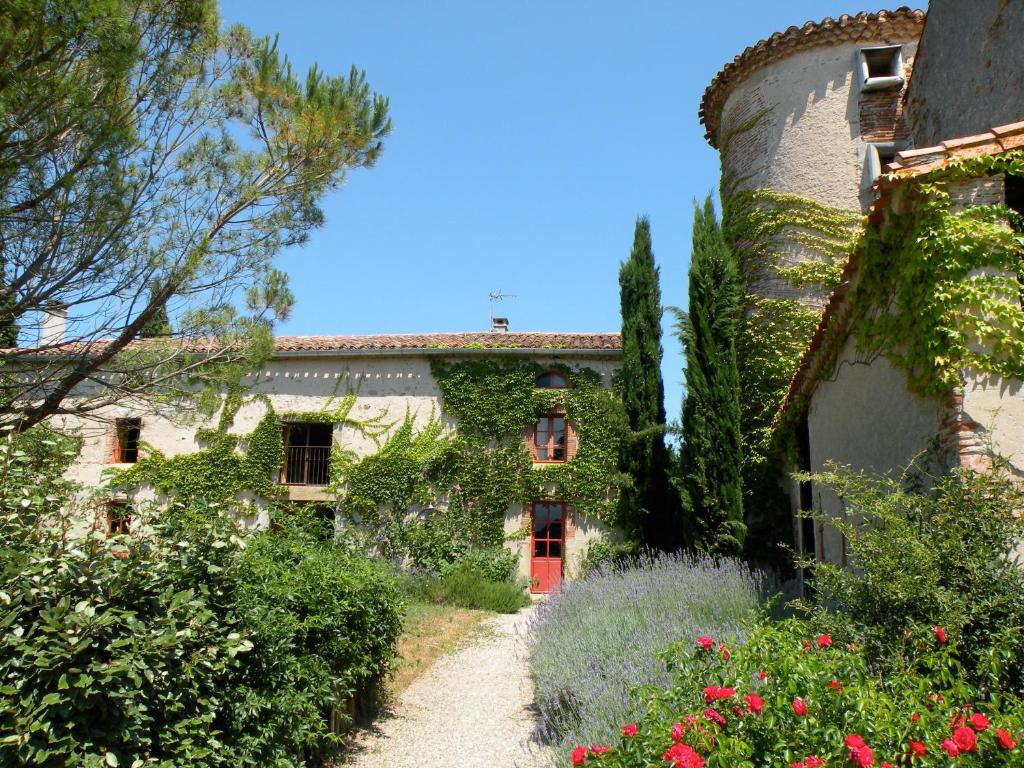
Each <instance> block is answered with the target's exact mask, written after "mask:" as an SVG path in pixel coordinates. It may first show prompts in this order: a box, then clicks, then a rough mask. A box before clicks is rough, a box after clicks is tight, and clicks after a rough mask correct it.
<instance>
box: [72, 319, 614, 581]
mask: <svg viewBox="0 0 1024 768" xmlns="http://www.w3.org/2000/svg"><path fill="white" fill-rule="evenodd" d="M475 360H491V361H509V362H511V363H513V364H514V363H516V362H523V361H525V362H527V363H529V364H531V365H532V366H533V369H535V370H536V372H537V375H536V378H535V381H533V382H532V386H534V387H536V388H537V389H538V390H552V391H555V390H567V389H570V388H571V387H572V379H573V376H574V374H576V373H577V372H582V371H586V372H587V373H588V375H590V376H592V377H593V378H594V379H595V380H596V381H597V382H598V383H597V385H596V386H597V387H598V388H599V389H601V390H605V391H607V390H609V389H610V386H611V381H612V376H613V374H614V373H615V371H616V370H617V368H618V367H619V365H620V361H621V342H620V339H619V336H618V334H611V333H509V332H502V331H493V332H484V333H438V334H404V335H386V336H279V337H277V338H276V339H275V348H274V352H273V354H272V356H271V358H270V359H269V360H268V361H267V362H266V364H265V365H264V366H263V367H262V369H261V370H259V371H254V372H252V373H250V374H249V375H248V376H247V377H246V379H245V381H244V382H243V384H244V385H245V387H246V393H245V396H244V400H243V401H242V402H240V404H239V407H238V410H237V412H236V413H234V414H233V418H232V419H231V421H230V424H229V425H228V426H227V429H226V432H227V433H229V434H230V435H233V436H245V435H250V434H252V433H254V430H256V429H257V428H258V426H259V425H260V423H261V422H262V421H263V419H264V418H265V417H266V416H267V415H268V413H269V414H271V415H272V416H273V417H274V418H275V419H276V421H277V424H276V425H274V427H273V429H275V430H280V434H281V435H282V441H283V456H282V458H281V460H280V461H276V460H275V463H274V464H273V466H272V467H269V473H266V472H265V473H266V474H269V476H268V477H266V478H262V480H266V481H267V482H268V483H270V486H272V489H271V491H270V492H269V493H270V494H271V495H272V494H273V493H274V492H276V493H277V495H278V496H279V497H280V498H285V499H288V500H291V501H293V502H300V503H304V504H312V505H316V506H317V507H319V508H322V509H323V511H324V512H325V513H326V514H329V515H331V516H332V517H333V516H334V515H335V510H336V509H337V501H338V498H339V496H338V488H337V487H336V486H332V480H337V479H338V478H336V477H332V474H333V473H334V472H335V471H336V466H337V465H336V464H335V463H334V459H333V456H335V455H336V453H337V454H338V455H341V454H343V455H345V456H347V457H348V460H349V462H350V463H356V462H358V461H360V460H362V459H365V458H367V457H369V456H372V455H374V454H376V453H378V452H380V451H381V449H382V446H386V445H387V441H388V439H389V438H390V436H391V435H393V434H394V433H395V431H396V430H398V429H399V428H400V427H401V425H402V424H405V423H407V422H408V423H409V425H410V426H411V431H412V433H413V434H417V433H420V432H422V431H423V430H426V429H428V428H429V427H430V425H432V424H434V425H438V424H439V427H438V429H439V432H440V433H441V434H442V435H443V434H445V433H452V432H454V431H455V430H456V429H457V428H458V424H457V421H456V420H455V419H453V418H452V417H451V416H450V415H449V414H448V409H447V408H446V407H445V404H444V402H443V398H442V391H441V388H440V387H439V382H438V380H437V378H436V377H435V373H434V371H435V370H436V368H435V366H436V364H437V363H438V362H442V363H444V364H449V365H457V364H459V363H460V362H466V361H475ZM341 402H344V403H345V405H344V408H343V409H342V410H339V407H338V406H339V403H341ZM227 407H228V406H227V405H225V408H227ZM532 419H533V420H532V423H530V424H528V425H525V426H526V429H525V430H523V431H522V432H521V433H517V435H516V439H517V440H521V441H522V444H523V447H524V449H525V453H526V454H528V456H529V460H530V461H532V464H533V467H534V468H535V469H536V470H537V471H538V472H541V471H543V470H544V469H545V468H550V467H558V466H563V465H564V466H568V465H571V463H572V462H573V461H574V459H575V457H576V455H577V453H578V452H580V451H582V450H584V449H585V445H583V444H582V443H581V438H580V435H579V431H578V430H577V429H576V425H575V424H574V423H573V415H572V413H571V412H570V413H568V414H567V412H566V410H565V409H564V408H561V407H555V408H552V410H551V411H550V412H545V413H538V414H535V415H534V416H533V417H532ZM216 423H217V419H213V420H211V421H203V422H201V423H198V424H197V423H188V422H185V421H184V420H182V419H180V418H179V417H178V415H177V414H175V413H166V412H160V411H159V410H157V411H154V410H153V409H152V408H150V407H147V406H144V405H143V404H141V403H132V402H124V403H121V404H119V405H117V406H115V407H108V408H105V409H104V410H103V411H102V412H101V413H98V414H96V416H95V418H91V419H89V420H82V419H76V420H74V421H72V420H70V419H66V420H65V421H64V422H63V423H61V424H60V426H61V427H63V428H64V429H66V430H70V431H73V432H76V433H78V434H79V435H81V437H82V439H83V446H82V450H81V454H80V456H79V458H78V461H77V462H76V463H75V464H74V466H73V467H72V468H71V470H70V475H71V477H73V479H76V480H79V481H81V482H82V484H83V485H84V486H86V487H96V486H103V485H105V484H108V479H109V477H110V476H111V473H112V471H114V472H115V473H116V472H117V471H126V470H128V471H130V470H132V469H133V468H134V467H136V466H142V465H144V464H145V463H146V462H147V460H149V459H152V458H153V457H154V456H156V457H159V460H160V461H164V460H173V459H174V457H181V456H184V455H196V454H197V453H198V452H200V451H203V450H204V449H206V447H207V445H208V443H209V442H210V440H211V437H210V430H211V428H213V427H214V426H215V424H216ZM246 440H247V438H244V437H243V438H242V445H240V446H239V449H238V450H242V451H244V450H245V448H246V445H245V443H246ZM235 453H236V454H237V451H235ZM140 477H141V478H142V479H143V482H134V481H133V482H130V483H124V482H117V481H114V482H113V483H110V485H111V486H112V487H120V488H121V490H120V491H118V493H117V495H115V496H114V497H113V498H112V499H111V500H109V501H107V502H106V507H105V510H104V514H105V519H104V516H102V515H101V519H100V525H105V526H106V527H107V529H108V531H110V532H123V531H126V530H129V529H131V528H132V527H133V526H134V525H135V520H134V519H133V506H132V505H133V503H138V502H139V501H141V500H143V499H146V498H149V499H154V498H155V499H156V500H157V501H159V496H160V492H159V490H160V489H159V488H155V487H154V486H153V483H147V482H144V480H145V477H146V476H145V475H141V476H140ZM257 490H258V489H257ZM546 490H547V493H545V494H544V495H538V497H537V498H536V499H534V500H533V501H532V503H521V502H517V503H513V504H510V505H509V506H508V508H507V509H506V510H505V514H504V520H503V523H502V525H503V528H504V531H505V532H506V533H508V534H512V533H515V532H517V531H519V532H521V534H522V535H520V536H518V537H515V538H513V539H512V540H509V541H507V543H506V546H508V547H510V548H512V549H514V550H516V551H518V552H519V554H520V567H521V571H522V575H523V576H524V577H527V578H529V579H532V581H533V588H534V590H535V591H550V590H551V589H553V588H555V587H557V585H558V584H559V582H560V580H561V579H562V577H563V575H564V574H565V575H570V574H571V573H572V572H573V570H574V568H575V567H576V564H577V563H578V561H579V559H580V558H581V557H582V556H583V554H584V553H585V551H586V549H587V545H588V542H589V541H590V540H591V539H592V538H593V537H595V536H599V535H601V533H602V532H603V531H604V530H606V528H605V526H603V525H602V524H601V523H600V522H599V521H598V520H597V519H594V518H593V517H588V516H587V515H586V514H585V513H584V512H582V511H580V510H577V509H576V508H574V506H573V505H572V504H570V503H567V502H566V501H565V500H563V499H562V498H560V496H559V492H558V487H557V484H556V485H554V486H552V487H549V488H547V489H546ZM248 496H249V498H248V502H249V504H248V506H247V507H245V508H244V509H246V510H247V514H248V520H247V522H248V524H249V525H253V526H262V525H266V524H267V523H268V518H267V513H266V507H265V504H264V500H263V499H261V498H259V497H258V492H257V494H252V493H250V494H248ZM447 503H448V499H447V498H446V497H445V496H444V495H443V494H442V495H441V496H440V497H439V498H438V499H435V500H433V501H431V502H430V503H429V504H419V505H418V506H416V507H415V508H414V511H415V512H416V513H417V514H423V515H428V514H443V513H444V507H445V505H446V504H447ZM435 505H436V508H435ZM406 512H407V510H401V511H400V513H401V514H405V513H406Z"/></svg>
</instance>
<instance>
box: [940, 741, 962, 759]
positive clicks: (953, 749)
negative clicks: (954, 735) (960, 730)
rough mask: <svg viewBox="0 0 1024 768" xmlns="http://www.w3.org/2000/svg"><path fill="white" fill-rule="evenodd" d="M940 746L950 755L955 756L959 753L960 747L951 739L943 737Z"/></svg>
mask: <svg viewBox="0 0 1024 768" xmlns="http://www.w3.org/2000/svg"><path fill="white" fill-rule="evenodd" d="M942 748H943V749H944V750H946V754H948V755H949V756H950V757H956V756H957V755H959V754H960V748H959V747H958V746H957V745H956V744H955V743H954V742H953V740H952V739H944V740H943V742H942Z"/></svg>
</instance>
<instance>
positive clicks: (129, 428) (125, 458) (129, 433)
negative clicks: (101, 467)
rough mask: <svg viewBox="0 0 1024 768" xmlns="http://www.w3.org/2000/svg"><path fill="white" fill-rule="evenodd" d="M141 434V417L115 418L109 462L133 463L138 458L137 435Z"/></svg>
mask: <svg viewBox="0 0 1024 768" xmlns="http://www.w3.org/2000/svg"><path fill="white" fill-rule="evenodd" d="M141 434H142V419H117V420H115V421H114V445H113V451H112V455H111V457H110V461H111V463H113V464H135V463H136V462H137V461H138V460H139V437H140V435H141Z"/></svg>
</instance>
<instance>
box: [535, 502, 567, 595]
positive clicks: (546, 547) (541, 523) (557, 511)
mask: <svg viewBox="0 0 1024 768" xmlns="http://www.w3.org/2000/svg"><path fill="white" fill-rule="evenodd" d="M564 522H565V505H564V504H562V503H561V502H541V501H538V502H534V504H533V526H532V530H533V534H532V537H531V544H532V547H531V549H530V576H531V579H532V586H531V587H530V591H531V592H537V593H540V592H554V591H555V590H556V589H558V586H559V585H560V584H561V583H562V540H563V537H564V535H565V525H564Z"/></svg>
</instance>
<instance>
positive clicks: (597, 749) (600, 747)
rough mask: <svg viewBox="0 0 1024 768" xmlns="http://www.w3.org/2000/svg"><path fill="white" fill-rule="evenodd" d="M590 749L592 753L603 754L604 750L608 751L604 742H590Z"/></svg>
mask: <svg viewBox="0 0 1024 768" xmlns="http://www.w3.org/2000/svg"><path fill="white" fill-rule="evenodd" d="M590 751H591V753H592V754H595V755H603V754H604V753H605V752H607V751H608V747H606V746H605V745H604V744H591V745H590Z"/></svg>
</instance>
